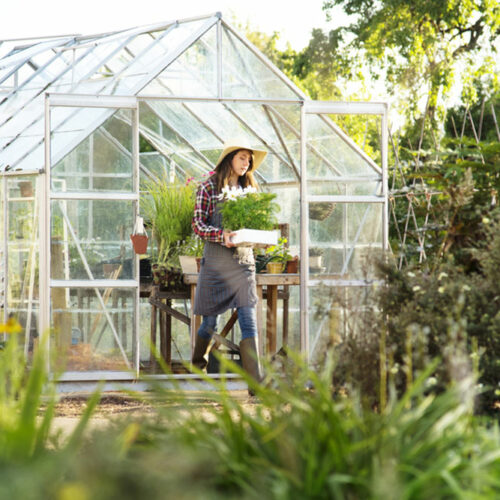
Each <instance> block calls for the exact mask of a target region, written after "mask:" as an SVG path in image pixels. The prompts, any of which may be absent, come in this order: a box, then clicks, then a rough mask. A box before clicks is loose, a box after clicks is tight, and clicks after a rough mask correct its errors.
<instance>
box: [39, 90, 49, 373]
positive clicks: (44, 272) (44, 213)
mask: <svg viewBox="0 0 500 500" xmlns="http://www.w3.org/2000/svg"><path fill="white" fill-rule="evenodd" d="M44 112H45V137H44V146H45V171H44V173H43V174H42V175H41V176H40V177H39V179H40V180H39V182H40V183H39V188H40V190H39V191H38V193H39V194H38V196H39V198H40V215H39V219H38V224H39V226H38V227H39V235H40V251H39V254H38V258H39V264H38V270H39V271H38V272H39V280H40V281H39V297H40V322H39V329H40V330H39V332H38V333H39V334H40V335H43V334H45V333H46V332H48V331H50V326H51V325H50V283H49V282H50V265H51V262H50V210H49V192H50V105H49V100H48V99H47V98H45V109H44ZM47 343H48V345H47V367H48V369H49V370H50V366H49V352H50V336H49V338H48V339H47Z"/></svg>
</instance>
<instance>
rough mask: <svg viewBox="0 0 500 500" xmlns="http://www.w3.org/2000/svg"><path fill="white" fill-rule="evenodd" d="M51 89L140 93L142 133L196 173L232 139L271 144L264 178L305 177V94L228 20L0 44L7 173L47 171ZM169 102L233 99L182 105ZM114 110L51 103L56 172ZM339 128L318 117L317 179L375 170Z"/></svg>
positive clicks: (2, 165)
mask: <svg viewBox="0 0 500 500" xmlns="http://www.w3.org/2000/svg"><path fill="white" fill-rule="evenodd" d="M46 93H50V94H56V93H63V94H70V95H75V96H77V95H98V96H107V95H115V96H138V97H139V98H140V100H141V102H140V108H139V109H140V125H139V130H140V133H141V136H142V138H143V139H144V140H146V141H147V142H148V143H149V144H150V145H151V146H152V148H153V149H154V150H156V151H157V152H159V153H160V154H161V155H162V156H163V157H165V158H167V159H168V161H170V162H174V163H175V164H176V165H177V166H178V168H179V169H181V170H182V171H184V170H185V172H186V175H193V174H195V175H196V174H198V173H200V172H206V171H208V170H211V168H212V165H213V162H214V161H215V159H216V158H217V156H218V152H219V151H220V149H221V146H222V143H223V142H224V139H225V138H226V137H227V134H229V133H230V134H231V135H233V136H234V135H245V136H247V137H249V138H251V141H252V142H254V143H255V144H256V145H257V144H258V145H263V146H265V147H266V148H267V149H268V151H269V153H270V156H269V160H268V161H266V162H265V164H264V165H262V168H261V169H259V172H258V174H259V177H260V180H261V181H274V182H283V181H285V182H287V181H295V180H297V179H298V170H299V158H300V107H299V106H300V103H301V102H302V101H303V100H304V99H305V96H304V95H303V93H302V92H301V91H300V90H299V89H298V88H297V87H295V85H294V84H293V83H292V82H291V81H290V80H288V79H287V78H286V77H285V76H284V75H282V74H281V73H280V71H279V70H278V69H276V68H274V67H273V66H272V65H271V64H270V63H269V62H267V61H266V59H265V58H264V57H263V56H262V55H261V54H259V52H258V51H257V50H256V49H255V48H253V47H252V46H251V45H250V44H248V43H247V42H245V41H244V39H243V38H242V37H240V35H239V34H238V33H237V32H236V31H235V30H234V29H233V28H231V27H230V26H229V25H228V24H226V23H225V21H223V20H222V19H221V16H220V14H214V15H210V16H205V17H200V18H193V19H188V20H184V21H172V22H167V23H163V24H161V25H154V26H146V27H140V28H134V29H130V30H124V31H120V32H114V33H106V34H102V35H94V36H86V37H82V36H63V37H56V38H50V39H42V40H31V41H29V40H27V41H17V42H12V41H11V42H9V41H5V42H1V41H0V172H2V171H7V170H16V171H17V170H21V171H37V170H41V169H42V168H43V167H44V126H45V115H44V99H45V94H46ZM161 96H166V97H168V96H175V97H186V98H212V99H220V98H223V99H225V100H222V99H221V100H220V102H214V101H211V102H199V101H198V102H197V101H192V100H189V99H186V100H185V101H183V102H173V101H166V100H163V101H162V100H158V99H157V98H158V97H161ZM153 97H155V98H156V99H154V98H153ZM228 99H229V100H228ZM230 99H240V100H241V99H249V100H258V99H267V100H275V101H276V103H272V104H269V103H267V104H263V103H259V102H231V101H230ZM280 101H286V102H287V104H286V105H285V103H283V104H280ZM294 101H295V102H296V103H297V105H296V106H293V105H292V106H291V105H290V104H293V102H294ZM114 112H115V110H111V109H104V108H79V109H78V108H63V107H56V108H52V111H51V117H50V118H51V131H52V140H51V154H52V165H56V164H57V162H58V161H60V160H61V159H63V158H64V157H65V155H67V154H69V153H70V152H71V151H72V150H74V149H75V148H76V147H77V146H78V145H79V144H80V143H81V142H82V141H84V140H85V138H86V137H88V136H89V134H91V133H92V132H93V131H95V130H96V129H97V128H98V127H99V126H101V125H102V124H103V123H104V122H105V121H106V120H107V119H109V118H110V117H111V116H112V115H113V113H114ZM337 131H338V130H337ZM337 131H336V130H335V126H334V125H333V124H331V123H329V120H328V119H325V118H321V117H319V116H318V117H317V119H316V120H313V121H311V127H310V135H311V142H310V144H308V148H309V151H310V153H311V154H312V157H313V158H315V159H316V162H313V163H312V173H314V174H317V176H319V177H323V176H325V175H327V176H330V177H331V176H333V177H335V176H345V175H346V174H347V175H362V174H364V173H365V174H366V173H373V165H371V164H370V162H369V161H367V158H366V157H363V155H360V154H359V151H358V150H357V148H356V146H354V145H353V144H352V143H351V144H350V143H349V141H346V140H345V137H342V134H341V133H339V134H338V133H337ZM152 162H153V163H152ZM145 164H154V168H153V170H155V171H156V170H157V169H158V168H159V165H160V163H159V162H158V161H157V160H154V161H153V160H152V159H151V158H149V159H148V160H146V161H145ZM144 168H145V169H147V166H144ZM375 169H376V167H375Z"/></svg>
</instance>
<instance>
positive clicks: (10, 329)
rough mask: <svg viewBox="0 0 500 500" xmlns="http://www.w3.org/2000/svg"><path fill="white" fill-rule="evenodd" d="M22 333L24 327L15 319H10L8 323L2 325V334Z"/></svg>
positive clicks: (0, 330)
mask: <svg viewBox="0 0 500 500" xmlns="http://www.w3.org/2000/svg"><path fill="white" fill-rule="evenodd" d="M22 331H23V327H22V326H21V325H20V324H19V322H18V321H17V319H16V318H14V317H11V318H9V319H8V320H7V323H0V333H21V332H22Z"/></svg>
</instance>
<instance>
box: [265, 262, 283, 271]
mask: <svg viewBox="0 0 500 500" xmlns="http://www.w3.org/2000/svg"><path fill="white" fill-rule="evenodd" d="M266 268H267V272H268V273H269V274H280V273H282V272H283V262H268V263H267V266H266Z"/></svg>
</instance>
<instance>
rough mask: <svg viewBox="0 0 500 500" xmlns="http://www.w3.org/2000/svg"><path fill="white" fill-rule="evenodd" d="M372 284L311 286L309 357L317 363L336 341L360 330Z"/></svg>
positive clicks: (340, 340)
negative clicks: (361, 285) (363, 310)
mask: <svg viewBox="0 0 500 500" xmlns="http://www.w3.org/2000/svg"><path fill="white" fill-rule="evenodd" d="M371 292H372V288H371V287H367V286H364V287H360V286H350V287H345V286H325V285H321V286H316V287H310V288H309V303H310V313H309V359H310V361H311V362H312V364H313V365H314V364H315V363H317V362H322V361H323V360H324V356H325V352H326V350H327V349H328V348H330V347H331V346H332V344H333V345H336V344H340V343H342V342H344V341H346V340H347V339H348V338H349V337H350V336H352V335H356V334H357V333H359V331H360V328H366V325H363V324H362V319H361V318H363V315H362V314H360V313H361V311H362V309H363V308H364V307H366V304H367V302H368V294H370V293H371Z"/></svg>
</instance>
